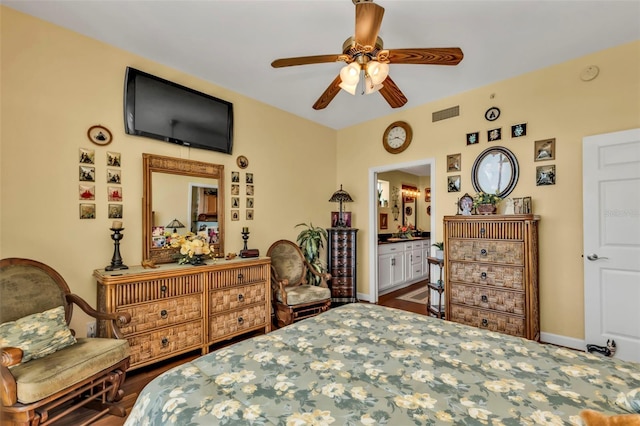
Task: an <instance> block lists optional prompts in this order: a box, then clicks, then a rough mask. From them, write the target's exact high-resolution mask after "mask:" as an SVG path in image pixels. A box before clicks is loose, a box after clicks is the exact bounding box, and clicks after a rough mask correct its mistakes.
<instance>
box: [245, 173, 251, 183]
mask: <svg viewBox="0 0 640 426" xmlns="http://www.w3.org/2000/svg"><path fill="white" fill-rule="evenodd" d="M245 178H246V179H245V180H246V183H253V173H247V176H246V177H245Z"/></svg>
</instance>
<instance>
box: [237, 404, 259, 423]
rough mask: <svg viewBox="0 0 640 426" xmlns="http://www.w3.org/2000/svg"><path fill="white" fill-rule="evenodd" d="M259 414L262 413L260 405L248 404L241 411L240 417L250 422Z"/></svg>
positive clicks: (256, 418)
mask: <svg viewBox="0 0 640 426" xmlns="http://www.w3.org/2000/svg"><path fill="white" fill-rule="evenodd" d="M260 415H262V410H260V406H259V405H257V404H254V405H250V406H249V407H247V408H245V409H244V411H243V412H242V418H243V419H244V420H249V421H250V422H253V421H256V420H258V418H260Z"/></svg>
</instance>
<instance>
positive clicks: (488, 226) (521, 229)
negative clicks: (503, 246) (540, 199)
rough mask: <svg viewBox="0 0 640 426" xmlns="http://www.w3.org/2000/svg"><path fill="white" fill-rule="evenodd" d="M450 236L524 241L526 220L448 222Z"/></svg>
mask: <svg viewBox="0 0 640 426" xmlns="http://www.w3.org/2000/svg"><path fill="white" fill-rule="evenodd" d="M447 232H448V233H449V238H487V239H493V240H511V241H522V240H523V239H524V238H525V222H523V221H522V220H504V221H502V220H501V221H495V220H472V221H469V220H462V221H450V222H448V223H447Z"/></svg>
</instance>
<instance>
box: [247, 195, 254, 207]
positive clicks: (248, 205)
mask: <svg viewBox="0 0 640 426" xmlns="http://www.w3.org/2000/svg"><path fill="white" fill-rule="evenodd" d="M247 208H248V209H252V208H253V197H247Z"/></svg>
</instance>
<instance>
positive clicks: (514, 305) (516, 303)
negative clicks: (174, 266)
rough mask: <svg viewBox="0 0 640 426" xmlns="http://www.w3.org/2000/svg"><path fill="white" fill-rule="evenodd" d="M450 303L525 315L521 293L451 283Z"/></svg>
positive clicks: (523, 299) (523, 298)
mask: <svg viewBox="0 0 640 426" xmlns="http://www.w3.org/2000/svg"><path fill="white" fill-rule="evenodd" d="M450 297H451V303H457V304H459V305H468V306H475V307H478V308H484V309H491V310H493V311H498V312H508V313H510V314H516V315H524V314H525V297H524V293H523V292H518V291H508V290H498V289H495V288H491V287H486V286H473V285H462V284H457V283H451V295H450Z"/></svg>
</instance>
